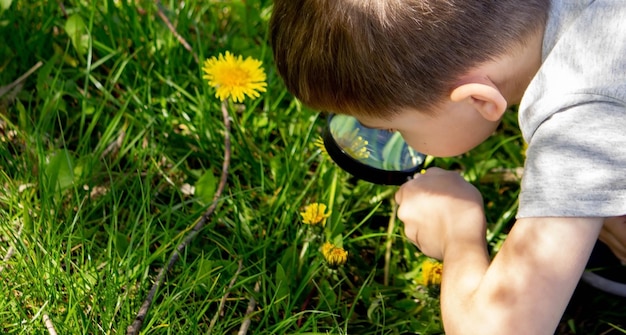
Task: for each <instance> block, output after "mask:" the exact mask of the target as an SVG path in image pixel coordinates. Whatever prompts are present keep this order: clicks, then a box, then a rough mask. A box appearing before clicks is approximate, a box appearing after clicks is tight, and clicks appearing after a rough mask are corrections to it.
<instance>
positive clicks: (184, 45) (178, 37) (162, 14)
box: [154, 0, 200, 64]
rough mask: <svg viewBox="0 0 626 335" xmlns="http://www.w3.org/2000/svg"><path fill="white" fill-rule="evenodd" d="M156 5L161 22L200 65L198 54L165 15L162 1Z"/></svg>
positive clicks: (157, 1)
mask: <svg viewBox="0 0 626 335" xmlns="http://www.w3.org/2000/svg"><path fill="white" fill-rule="evenodd" d="M154 3H155V4H156V7H157V13H158V14H159V17H160V18H161V20H163V22H165V25H166V26H167V28H168V29H169V30H170V32H172V34H173V35H174V36H175V37H176V39H177V40H178V42H180V44H182V45H183V47H184V48H185V49H186V50H187V51H189V52H190V53H191V55H192V56H193V59H194V60H195V61H196V63H198V64H200V59H199V58H198V55H196V53H195V52H194V51H193V49H192V48H191V45H189V43H187V41H186V40H185V38H183V37H182V36H180V34H179V33H178V31H176V27H174V25H173V24H172V22H171V21H170V19H169V18H168V17H167V15H165V13H163V9H162V7H161V1H160V0H155V1H154Z"/></svg>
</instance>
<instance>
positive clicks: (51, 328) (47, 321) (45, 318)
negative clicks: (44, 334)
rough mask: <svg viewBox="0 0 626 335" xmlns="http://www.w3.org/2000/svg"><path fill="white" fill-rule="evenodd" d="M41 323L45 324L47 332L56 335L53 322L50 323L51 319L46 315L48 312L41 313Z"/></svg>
mask: <svg viewBox="0 0 626 335" xmlns="http://www.w3.org/2000/svg"><path fill="white" fill-rule="evenodd" d="M43 324H44V325H45V326H46V329H47V330H48V334H50V335H57V331H56V329H54V324H53V323H52V320H50V317H49V316H48V314H44V315H43Z"/></svg>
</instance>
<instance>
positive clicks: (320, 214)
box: [300, 202, 330, 225]
mask: <svg viewBox="0 0 626 335" xmlns="http://www.w3.org/2000/svg"><path fill="white" fill-rule="evenodd" d="M300 215H302V222H304V223H306V224H310V225H316V224H318V223H320V222H322V221H323V220H324V219H326V218H327V217H329V216H330V212H328V213H326V205H324V204H320V203H317V202H314V203H312V204H310V205H308V206H306V207H304V212H300Z"/></svg>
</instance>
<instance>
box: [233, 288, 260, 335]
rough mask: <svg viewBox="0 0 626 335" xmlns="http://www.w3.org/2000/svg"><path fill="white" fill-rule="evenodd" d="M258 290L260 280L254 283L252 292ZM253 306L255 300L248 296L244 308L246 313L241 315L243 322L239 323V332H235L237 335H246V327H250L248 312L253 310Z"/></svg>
mask: <svg viewBox="0 0 626 335" xmlns="http://www.w3.org/2000/svg"><path fill="white" fill-rule="evenodd" d="M260 290H261V282H260V281H257V282H256V284H254V293H259V291H260ZM255 307H256V300H254V296H252V297H250V301H249V302H248V309H246V315H245V316H244V317H243V323H242V324H241V327H240V328H239V332H238V333H237V335H246V333H247V332H248V328H250V322H252V320H251V318H250V314H252V312H254V308H255Z"/></svg>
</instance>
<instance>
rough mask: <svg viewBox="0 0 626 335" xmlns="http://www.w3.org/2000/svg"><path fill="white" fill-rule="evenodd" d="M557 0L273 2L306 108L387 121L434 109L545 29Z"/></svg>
mask: <svg viewBox="0 0 626 335" xmlns="http://www.w3.org/2000/svg"><path fill="white" fill-rule="evenodd" d="M549 6H550V1H549V0H275V1H274V9H273V14H272V19H271V22H270V41H271V44H272V48H273V50H274V60H275V63H276V66H277V68H278V72H279V74H280V75H281V76H282V78H283V80H284V82H285V85H286V86H287V88H288V90H289V91H290V92H291V93H292V94H294V95H295V96H296V97H297V98H299V99H300V100H301V101H302V102H303V103H304V104H305V105H308V106H310V107H312V108H317V109H322V110H329V111H333V112H338V113H345V114H352V115H368V116H374V117H383V118H388V117H389V116H391V115H393V114H394V113H396V112H397V111H398V110H400V109H402V108H407V107H412V108H417V109H422V110H426V109H428V108H430V107H432V106H433V105H434V104H436V103H438V102H440V101H441V100H442V98H443V97H445V96H446V94H449V93H450V92H449V91H450V90H451V89H452V85H453V83H454V81H455V80H457V79H458V77H459V76H460V75H461V74H463V73H464V72H466V71H468V70H469V69H471V68H472V67H474V66H476V65H478V64H480V63H483V62H485V61H488V60H491V59H494V58H495V57H497V56H501V55H503V54H505V53H506V52H507V51H509V50H511V48H512V47H514V46H517V45H521V44H523V43H524V41H525V39H526V38H527V37H528V36H529V35H530V34H531V33H533V32H535V31H537V29H538V28H540V27H541V26H542V25H543V24H544V22H545V20H546V17H547V12H548V9H549Z"/></svg>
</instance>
